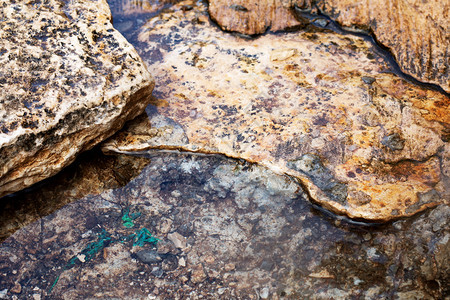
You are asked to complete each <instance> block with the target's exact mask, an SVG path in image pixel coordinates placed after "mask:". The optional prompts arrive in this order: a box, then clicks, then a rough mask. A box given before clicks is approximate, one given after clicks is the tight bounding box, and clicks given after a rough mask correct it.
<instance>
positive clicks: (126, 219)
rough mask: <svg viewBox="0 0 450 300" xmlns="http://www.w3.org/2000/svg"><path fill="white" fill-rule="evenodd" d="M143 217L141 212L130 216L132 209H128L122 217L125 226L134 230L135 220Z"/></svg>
mask: <svg viewBox="0 0 450 300" xmlns="http://www.w3.org/2000/svg"><path fill="white" fill-rule="evenodd" d="M140 216H141V213H140V212H137V213H134V214H130V209H129V208H126V209H125V212H124V213H123V216H122V221H123V224H122V225H123V226H124V227H126V228H132V227H134V222H133V221H134V220H135V219H137V218H139V217H140Z"/></svg>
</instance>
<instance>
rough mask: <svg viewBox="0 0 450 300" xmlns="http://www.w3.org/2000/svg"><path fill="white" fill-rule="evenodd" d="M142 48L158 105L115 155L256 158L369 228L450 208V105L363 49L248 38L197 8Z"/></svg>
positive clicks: (307, 37) (313, 32) (177, 15)
mask: <svg viewBox="0 0 450 300" xmlns="http://www.w3.org/2000/svg"><path fill="white" fill-rule="evenodd" d="M186 7H189V9H187V8H186ZM136 37H137V40H136V41H135V44H136V47H137V49H138V51H139V53H140V55H141V57H142V58H143V59H144V61H145V62H146V63H147V64H148V67H149V70H150V71H151V72H152V74H153V75H154V76H155V78H156V82H157V85H156V87H155V91H154V93H153V101H152V105H150V106H149V107H148V108H147V115H148V118H146V117H145V116H141V117H140V118H138V119H136V120H135V121H134V122H132V123H130V124H129V125H128V126H127V127H126V128H125V129H124V130H123V131H121V132H120V133H118V134H117V135H115V136H114V137H112V138H111V139H110V140H108V141H106V142H105V143H104V144H103V145H102V147H103V149H104V151H115V152H119V153H132V152H139V151H145V150H147V149H154V148H159V149H183V150H186V151H192V152H203V153H221V154H225V155H227V156H229V157H234V158H240V159H245V160H247V161H249V162H254V163H259V164H261V165H264V166H266V167H268V168H270V169H271V170H272V171H274V172H276V173H278V174H288V175H290V176H293V177H295V178H296V179H297V180H298V181H299V183H300V184H301V185H302V186H303V187H304V188H305V189H306V191H307V193H308V195H309V197H310V199H311V200H312V201H314V202H316V203H319V204H320V205H321V206H323V207H325V208H326V209H329V210H331V211H333V212H335V213H337V214H343V215H347V216H349V217H352V218H356V219H358V218H359V219H365V220H368V221H375V222H383V221H388V220H391V219H396V218H400V217H405V216H411V215H413V214H415V213H417V212H419V211H422V210H424V209H426V208H428V207H433V206H436V205H438V204H439V203H448V201H449V198H450V197H449V177H448V174H447V173H448V168H449V166H448V157H449V151H448V141H449V139H448V138H449V136H448V130H449V123H450V119H449V114H448V109H449V98H448V97H446V96H445V95H444V94H442V93H440V92H437V91H433V90H428V89H424V88H421V87H419V86H416V85H413V84H411V83H409V82H407V81H405V80H404V79H402V78H400V77H398V76H397V75H395V74H394V73H392V70H391V69H390V66H389V64H388V63H387V62H386V61H385V60H384V59H383V57H381V56H380V55H378V54H377V52H376V49H375V48H373V46H372V44H370V43H368V42H367V41H366V40H364V39H363V38H360V37H355V36H351V35H341V34H336V33H334V32H332V31H329V30H324V29H321V28H317V27H314V26H310V27H308V28H307V29H305V30H300V31H297V32H292V33H280V34H266V35H263V36H260V37H258V38H255V39H247V38H243V37H241V36H239V35H233V34H229V33H224V32H223V31H222V30H220V29H219V28H217V26H215V25H214V24H213V23H212V22H211V21H210V20H209V18H208V14H207V10H206V7H205V6H204V5H203V4H201V3H200V4H199V3H194V2H191V1H185V2H180V3H178V4H177V5H174V6H172V8H171V9H170V10H168V11H164V12H162V13H160V14H159V15H157V16H155V17H153V18H151V19H150V20H149V21H148V22H147V23H146V24H145V25H143V26H142V27H141V28H140V29H139V32H138V34H136Z"/></svg>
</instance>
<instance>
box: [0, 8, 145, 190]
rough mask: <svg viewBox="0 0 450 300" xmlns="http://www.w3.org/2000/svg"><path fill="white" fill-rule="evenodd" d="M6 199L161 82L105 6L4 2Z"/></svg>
mask: <svg viewBox="0 0 450 300" xmlns="http://www.w3.org/2000/svg"><path fill="white" fill-rule="evenodd" d="M0 6H1V7H2V9H1V10H0V54H1V56H0V197H1V196H3V195H6V194H8V193H11V192H14V191H18V190H20V189H23V188H25V187H27V186H30V185H32V184H33V183H35V182H38V181H40V180H42V179H44V178H47V177H49V176H51V175H53V174H55V173H56V172H58V171H59V170H60V169H61V168H63V167H64V166H66V165H68V164H69V163H70V162H72V161H73V160H74V159H75V157H76V155H77V154H78V153H79V152H81V151H83V150H86V149H89V148H92V147H93V146H94V145H96V144H97V143H99V142H100V141H102V140H104V139H105V138H107V137H108V136H110V135H111V134H113V133H114V132H115V131H117V130H118V129H119V128H121V127H122V126H123V124H124V122H125V121H126V120H128V119H130V118H134V117H135V116H137V115H138V114H140V113H141V112H142V111H143V109H144V108H145V106H146V105H147V103H148V99H149V96H150V94H151V91H152V88H153V79H152V77H151V75H150V74H149V73H148V71H147V70H146V68H145V65H144V63H143V62H142V60H141V59H140V58H139V56H138V54H137V53H136V51H135V50H134V48H133V47H132V46H131V45H130V44H129V43H128V42H127V41H126V40H125V38H124V37H123V36H122V35H121V34H120V33H119V32H118V31H116V30H115V29H114V28H113V26H112V24H111V14H110V11H109V7H108V4H107V3H106V1H104V0H100V1H87V0H86V1H84V0H80V1H67V2H61V1H56V0H51V1H42V2H41V1H32V2H26V1H12V0H11V1H9V0H2V1H0Z"/></svg>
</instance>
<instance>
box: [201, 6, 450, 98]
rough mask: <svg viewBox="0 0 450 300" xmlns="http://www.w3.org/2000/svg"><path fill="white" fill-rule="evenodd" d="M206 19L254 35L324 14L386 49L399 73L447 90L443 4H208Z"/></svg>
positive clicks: (447, 33) (449, 31)
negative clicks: (372, 37) (304, 16)
mask: <svg viewBox="0 0 450 300" xmlns="http://www.w3.org/2000/svg"><path fill="white" fill-rule="evenodd" d="M209 3H210V5H209V12H210V13H211V17H212V18H213V19H214V20H216V21H217V23H218V24H219V25H220V26H221V27H222V28H223V29H225V30H230V31H238V32H241V33H244V34H250V35H251V34H260V33H264V32H265V31H266V30H271V31H278V30H281V29H286V28H291V27H293V26H301V25H302V24H303V25H304V24H305V22H304V21H305V20H302V17H300V16H299V15H298V14H297V13H296V12H295V10H298V11H302V12H307V13H312V14H319V15H321V14H325V15H328V16H329V17H331V18H332V19H333V20H336V21H337V22H338V23H339V24H341V25H342V26H344V27H346V28H348V29H351V30H361V29H362V30H365V31H366V32H371V33H373V34H374V35H375V37H376V39H377V40H378V42H380V43H381V44H382V45H384V46H385V47H388V48H389V49H390V51H391V52H392V54H393V55H394V57H395V59H396V60H397V62H398V64H399V65H400V68H401V70H402V71H403V72H405V73H407V74H409V75H412V76H413V77H415V78H416V79H418V80H420V81H423V82H427V83H433V84H436V85H439V86H441V87H442V88H443V89H444V90H445V91H447V93H448V92H450V80H449V78H450V77H449V67H448V66H449V65H450V60H449V49H448V47H449V40H450V28H449V22H448V20H449V15H448V12H449V11H450V2H449V1H438V0H433V1H420V0H372V1H353V0H296V1H287V0H277V1H268V0H254V1H244V0H233V1H228V0H210V1H209ZM324 24H326V22H325V23H324Z"/></svg>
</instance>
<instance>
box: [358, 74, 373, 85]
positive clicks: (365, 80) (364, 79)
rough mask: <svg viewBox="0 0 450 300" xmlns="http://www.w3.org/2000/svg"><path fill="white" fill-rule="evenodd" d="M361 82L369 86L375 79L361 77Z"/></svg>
mask: <svg viewBox="0 0 450 300" xmlns="http://www.w3.org/2000/svg"><path fill="white" fill-rule="evenodd" d="M361 80H362V81H363V82H364V83H365V84H368V85H371V84H372V83H374V82H375V80H376V79H375V78H373V77H370V76H363V77H361Z"/></svg>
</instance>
